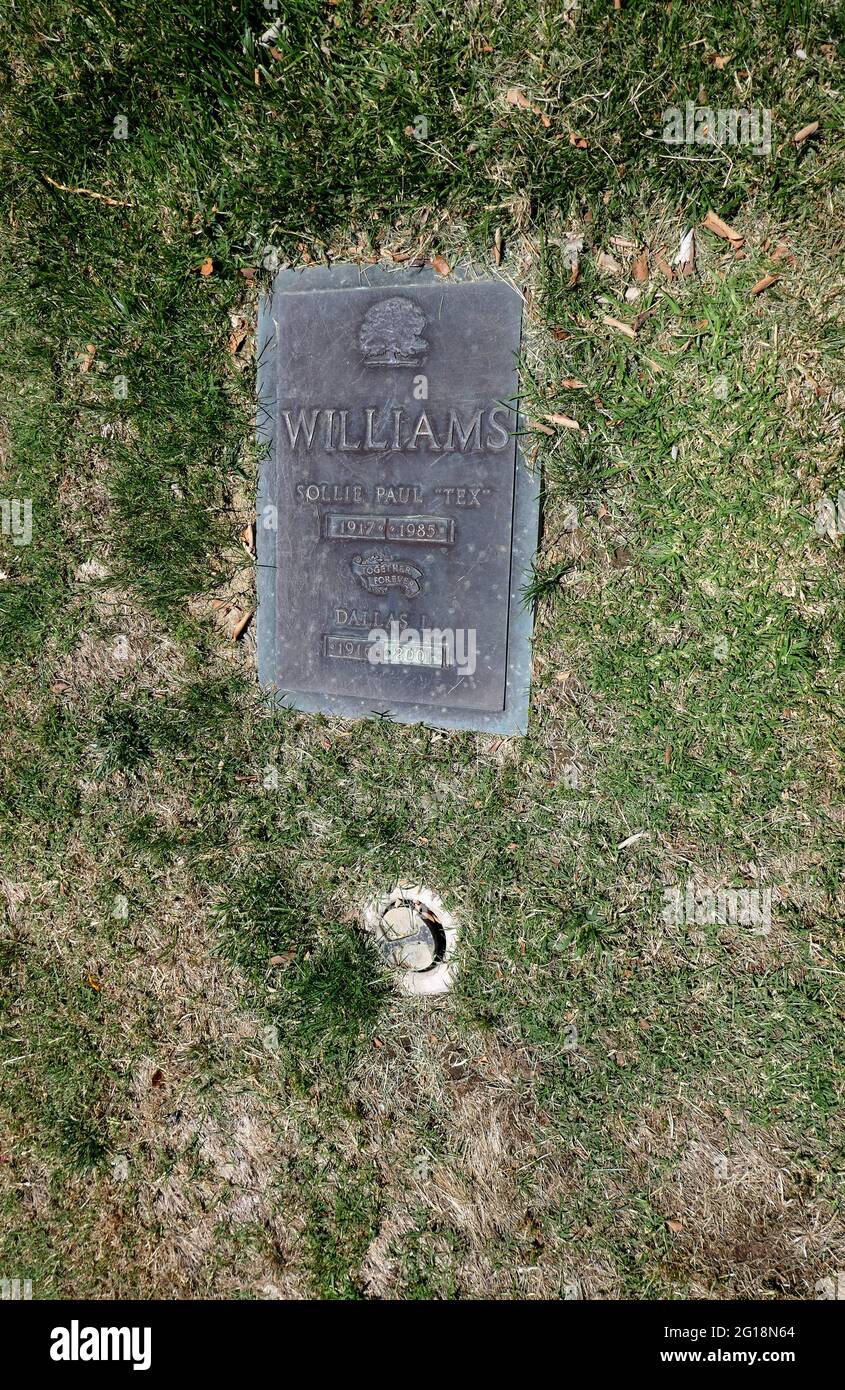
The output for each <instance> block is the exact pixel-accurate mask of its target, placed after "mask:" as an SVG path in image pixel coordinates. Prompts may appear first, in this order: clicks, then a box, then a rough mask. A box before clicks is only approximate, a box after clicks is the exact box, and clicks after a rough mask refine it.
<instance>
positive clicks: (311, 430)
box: [281, 405, 512, 454]
mask: <svg viewBox="0 0 845 1390" xmlns="http://www.w3.org/2000/svg"><path fill="white" fill-rule="evenodd" d="M511 414H512V412H511V411H510V410H509V409H508V408H507V407H506V406H501V405H496V406H491V407H490V409H488V410H477V411H476V412H475V414H470V413H469V412H464V413H463V415H462V414H461V412H460V411H457V410H449V412H448V415H447V414H446V413H445V412H441V413H435V412H434V411H432V412H431V415H429V413H428V412H426V411H425V410H420V411H416V412H414V411H408V410H406V409H405V408H404V407H403V406H400V407H398V408H394V409H391V410H384V409H382V410H381V411H379V409H378V407H377V406H370V407H365V408H364V409H363V410H354V411H353V410H340V409H337V408H334V407H331V408H323V407H320V408H319V409H316V410H302V409H300V410H297V411H294V410H283V411H281V418H282V420H283V421H284V423H285V427H286V429H287V434H288V439H289V441H290V446H291V448H292V449H296V448H297V447H298V448H299V449H303V450H305V451H306V452H308V451H310V450H311V449H314V448H318V449H322V450H323V451H324V452H325V453H329V454H334V453H341V454H351V453H373V454H384V453H389V452H400V451H406V450H408V451H410V450H419V449H422V448H425V449H426V450H428V451H429V452H430V453H455V452H460V453H463V454H465V453H468V452H470V451H472V452H473V453H480V452H482V451H484V450H489V451H490V452H491V453H499V452H500V451H501V450H502V449H506V448H507V447H508V444H509V443H511V435H510V434H509V432H508V428H507V424H508V422H509V421H510V417H511ZM292 417H293V418H292ZM350 417H352V418H351V420H350Z"/></svg>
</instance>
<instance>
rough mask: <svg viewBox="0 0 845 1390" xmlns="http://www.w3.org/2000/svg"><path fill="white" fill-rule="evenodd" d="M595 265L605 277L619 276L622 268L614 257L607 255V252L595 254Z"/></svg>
mask: <svg viewBox="0 0 845 1390" xmlns="http://www.w3.org/2000/svg"><path fill="white" fill-rule="evenodd" d="M596 265H597V266H598V268H599V270H603V271H604V273H605V275H621V274H622V267H621V265H620V264H619V262H618V261H617V259H616V257H615V256H610V255H608V253H607V251H597V252H596Z"/></svg>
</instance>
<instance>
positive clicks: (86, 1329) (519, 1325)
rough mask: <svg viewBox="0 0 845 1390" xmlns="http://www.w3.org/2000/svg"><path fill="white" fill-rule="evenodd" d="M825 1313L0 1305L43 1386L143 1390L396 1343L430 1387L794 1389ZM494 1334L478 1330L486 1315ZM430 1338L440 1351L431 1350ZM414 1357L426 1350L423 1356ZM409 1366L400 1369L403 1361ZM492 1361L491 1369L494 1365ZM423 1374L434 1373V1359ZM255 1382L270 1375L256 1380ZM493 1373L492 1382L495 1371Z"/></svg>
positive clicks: (374, 1353)
mask: <svg viewBox="0 0 845 1390" xmlns="http://www.w3.org/2000/svg"><path fill="white" fill-rule="evenodd" d="M840 1312H841V1310H840V1309H839V1308H838V1307H837V1306H836V1300H835V1299H833V1300H826V1299H821V1300H819V1302H817V1303H790V1302H765V1303H728V1302H718V1301H712V1302H700V1303H699V1302H696V1303H610V1302H591V1303H588V1302H581V1301H572V1302H558V1303H533V1302H532V1303H525V1304H513V1303H500V1302H497V1303H485V1302H483V1301H477V1302H467V1303H459V1304H449V1303H439V1304H435V1305H429V1306H428V1307H426V1308H423V1307H421V1306H420V1305H419V1304H418V1303H416V1302H414V1303H407V1304H405V1303H397V1304H385V1303H379V1302H375V1301H374V1302H365V1303H359V1304H355V1303H304V1304H303V1303H280V1302H261V1303H256V1302H241V1301H232V1302H226V1303H201V1302H178V1303H177V1302H172V1303H169V1302H160V1303H140V1302H139V1303H129V1302H127V1303H107V1302H86V1303H59V1302H55V1303H46V1302H45V1303H40V1302H27V1301H26V1300H22V1301H20V1302H14V1301H3V1302H0V1335H2V1337H3V1347H4V1351H5V1353H6V1363H7V1367H8V1362H9V1358H10V1357H12V1356H14V1358H15V1359H16V1361H17V1362H18V1364H19V1365H20V1366H21V1367H22V1368H24V1369H26V1370H28V1371H35V1372H38V1373H40V1374H41V1375H44V1374H45V1373H46V1375H47V1377H48V1380H49V1381H50V1382H55V1383H64V1382H66V1381H67V1380H68V1378H70V1379H71V1380H72V1381H73V1383H77V1381H82V1380H91V1379H97V1378H99V1377H100V1376H102V1375H103V1374H104V1373H105V1374H107V1375H109V1376H110V1377H112V1378H113V1377H114V1376H115V1374H117V1375H118V1376H120V1375H121V1373H125V1374H127V1375H130V1376H131V1377H132V1378H133V1380H135V1379H136V1378H138V1377H144V1379H145V1380H147V1381H148V1380H157V1379H158V1377H159V1376H163V1375H167V1376H172V1375H174V1374H178V1373H180V1372H189V1373H192V1374H196V1373H199V1374H200V1375H205V1374H208V1375H213V1376H214V1377H215V1378H216V1379H217V1381H218V1382H219V1380H220V1378H221V1377H229V1376H232V1377H234V1376H239V1375H240V1376H242V1375H243V1374H244V1372H245V1371H247V1372H248V1371H249V1370H250V1369H251V1368H252V1369H255V1368H256V1365H257V1364H258V1365H266V1363H267V1361H268V1359H269V1360H270V1362H271V1364H272V1368H273V1373H274V1375H276V1376H278V1375H282V1376H284V1375H285V1374H286V1366H290V1361H291V1358H292V1357H293V1358H295V1361H294V1365H295V1366H296V1368H297V1369H296V1371H295V1374H296V1375H297V1378H301V1376H302V1362H303V1359H305V1358H308V1359H313V1362H314V1369H315V1370H319V1372H320V1373H321V1374H322V1375H325V1374H326V1372H331V1371H332V1370H334V1369H335V1367H337V1369H338V1370H339V1371H340V1373H341V1374H343V1375H344V1376H345V1375H348V1374H350V1373H353V1374H354V1373H355V1372H361V1371H369V1373H370V1374H372V1372H373V1370H374V1369H375V1366H374V1358H375V1357H378V1356H379V1354H381V1355H382V1356H383V1353H384V1351H386V1350H387V1349H388V1347H390V1346H391V1343H392V1340H393V1338H395V1337H402V1339H403V1342H404V1343H405V1351H406V1354H405V1355H404V1356H403V1360H402V1369H401V1370H400V1369H399V1368H398V1367H397V1368H396V1371H395V1373H397V1374H401V1375H402V1376H405V1377H407V1376H410V1377H411V1378H413V1377H414V1372H415V1369H416V1367H417V1366H419V1370H420V1372H421V1373H423V1374H425V1375H426V1376H427V1377H428V1378H430V1377H431V1372H432V1362H431V1361H430V1360H429V1357H430V1356H431V1355H432V1353H433V1352H434V1351H435V1348H437V1349H439V1350H440V1351H441V1353H442V1351H443V1350H445V1347H446V1346H447V1345H448V1348H449V1350H448V1353H447V1355H448V1361H449V1362H450V1363H452V1364H450V1366H449V1370H450V1372H451V1373H452V1374H454V1371H455V1369H456V1366H455V1363H457V1366H458V1367H461V1366H463V1365H466V1366H467V1368H468V1369H471V1371H472V1373H473V1375H478V1373H479V1371H480V1370H482V1369H483V1368H485V1367H486V1366H488V1365H489V1366H490V1367H491V1370H496V1369H499V1368H500V1367H499V1364H498V1363H500V1362H501V1357H502V1353H503V1351H506V1350H507V1351H508V1352H509V1353H510V1354H511V1356H513V1355H514V1353H515V1354H516V1355H517V1356H523V1357H525V1356H527V1357H529V1358H530V1361H529V1364H532V1363H534V1362H535V1359H536V1358H537V1357H538V1356H543V1357H544V1358H545V1359H546V1360H547V1359H548V1358H549V1357H550V1356H551V1357H552V1359H553V1364H555V1365H559V1366H560V1369H561V1371H562V1372H566V1370H567V1368H569V1369H570V1370H573V1371H574V1370H575V1369H576V1368H577V1369H578V1370H579V1371H580V1373H581V1374H584V1372H587V1373H589V1372H590V1371H595V1372H596V1373H597V1374H600V1373H602V1372H608V1371H614V1372H624V1373H630V1372H631V1371H642V1372H646V1373H647V1374H649V1375H653V1374H654V1373H655V1372H660V1371H664V1372H668V1373H669V1375H670V1376H671V1377H673V1378H675V1379H677V1380H678V1381H680V1382H683V1380H684V1379H685V1378H686V1376H687V1375H688V1374H689V1372H690V1371H694V1370H697V1369H701V1368H704V1369H708V1368H709V1369H717V1370H718V1369H720V1368H721V1367H724V1366H728V1367H733V1366H738V1367H744V1368H745V1370H746V1371H749V1372H752V1373H753V1374H754V1375H755V1376H757V1377H760V1376H762V1377H764V1378H765V1377H766V1376H767V1374H768V1373H769V1372H770V1371H772V1370H774V1369H777V1370H781V1369H784V1368H785V1369H787V1370H791V1371H797V1372H798V1373H799V1374H801V1375H802V1376H805V1375H806V1374H807V1372H808V1371H821V1370H822V1368H823V1367H827V1366H829V1365H830V1364H831V1363H833V1364H835V1360H836V1354H837V1352H838V1350H839V1346H840V1343H841V1335H842V1319H841V1316H840ZM491 1314H492V1315H493V1316H494V1317H495V1322H494V1323H492V1324H491V1323H490V1321H489V1317H490V1315H491ZM444 1336H445V1337H446V1338H448V1342H446V1343H444V1341H443V1338H444ZM427 1343H428V1345H427ZM411 1347H413V1348H414V1351H415V1353H416V1354H415V1355H414V1356H412V1357H410V1358H408V1356H407V1351H408V1350H410V1349H411ZM494 1358H495V1360H494ZM437 1363H438V1364H440V1365H441V1366H442V1368H443V1369H445V1364H444V1363H443V1361H442V1358H441V1357H440V1356H439V1357H438V1358H437ZM268 1369H270V1367H269V1366H268ZM501 1369H504V1367H503V1366H502V1367H501Z"/></svg>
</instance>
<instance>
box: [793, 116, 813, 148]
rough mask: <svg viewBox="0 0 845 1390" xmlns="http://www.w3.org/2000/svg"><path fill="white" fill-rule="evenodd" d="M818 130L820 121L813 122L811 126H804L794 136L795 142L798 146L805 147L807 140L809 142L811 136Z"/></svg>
mask: <svg viewBox="0 0 845 1390" xmlns="http://www.w3.org/2000/svg"><path fill="white" fill-rule="evenodd" d="M818 128H819V123H818V121H811V122H810V124H809V125H805V126H802V127H801V129H800V130H796V132H795V134H794V135H793V137H792V139H793V142H794V143H795V144H796V145H803V144H804V141H805V140H809V138H810V136H811V135H815V133H816V131H817V130H818Z"/></svg>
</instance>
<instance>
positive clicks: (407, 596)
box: [257, 266, 538, 733]
mask: <svg viewBox="0 0 845 1390" xmlns="http://www.w3.org/2000/svg"><path fill="white" fill-rule="evenodd" d="M521 311H522V301H521V299H520V296H519V295H518V294H517V292H516V291H515V290H513V289H512V288H511V287H510V286H508V285H507V284H505V283H504V282H502V281H497V280H489V279H481V280H458V281H456V282H451V281H448V282H447V281H445V280H444V279H443V278H442V277H440V276H438V275H436V273H435V272H434V271H431V270H419V271H407V270H406V271H398V272H390V271H387V270H384V269H382V268H380V267H377V268H372V269H371V268H359V267H355V266H333V267H331V268H327V267H315V268H309V269H306V270H302V271H281V272H279V274H278V275H277V276H276V278H275V281H274V284H273V290H272V294H271V295H268V296H266V297H265V299H264V301H263V303H262V307H261V313H260V319H259V339H258V346H259V371H258V393H259V437H260V439H261V441H262V442H263V443H264V444H265V445H266V446H267V447H266V451H265V457H264V461H263V463H262V469H261V475H260V480H259V489H258V516H257V550H258V658H259V680H260V681H261V683H262V685H265V686H269V687H274V688H275V690H276V691H277V692H278V698H279V699H281V700H283V701H284V703H285V704H287V705H289V706H292V707H293V708H296V709H301V710H306V711H313V712H316V711H322V712H324V713H327V714H338V715H342V716H346V717H361V716H365V715H372V714H380V715H385V716H388V717H390V718H392V719H396V720H399V721H402V722H406V723H417V722H422V723H427V724H431V725H435V726H437V727H445V728H463V729H479V730H488V731H491V732H494V731H495V732H500V733H521V732H524V731H525V728H526V725H527V717H528V695H529V684H530V636H531V614H530V611H529V610H528V609H527V608H526V606H525V604H524V602H523V597H522V594H523V589H524V586H525V584H526V582H527V580H528V578H529V576H530V569H531V561H532V559H533V555H534V550H535V546H536V540H537V518H538V488H537V484H536V480H535V479H534V478H532V476H531V475H530V473H529V472H528V469H527V468H526V466H525V463H524V461H523V459H522V455H521V452H520V450H519V447H518V440H517V431H518V414H517V390H518V381H517V359H518V354H519V348H520V332H521Z"/></svg>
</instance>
